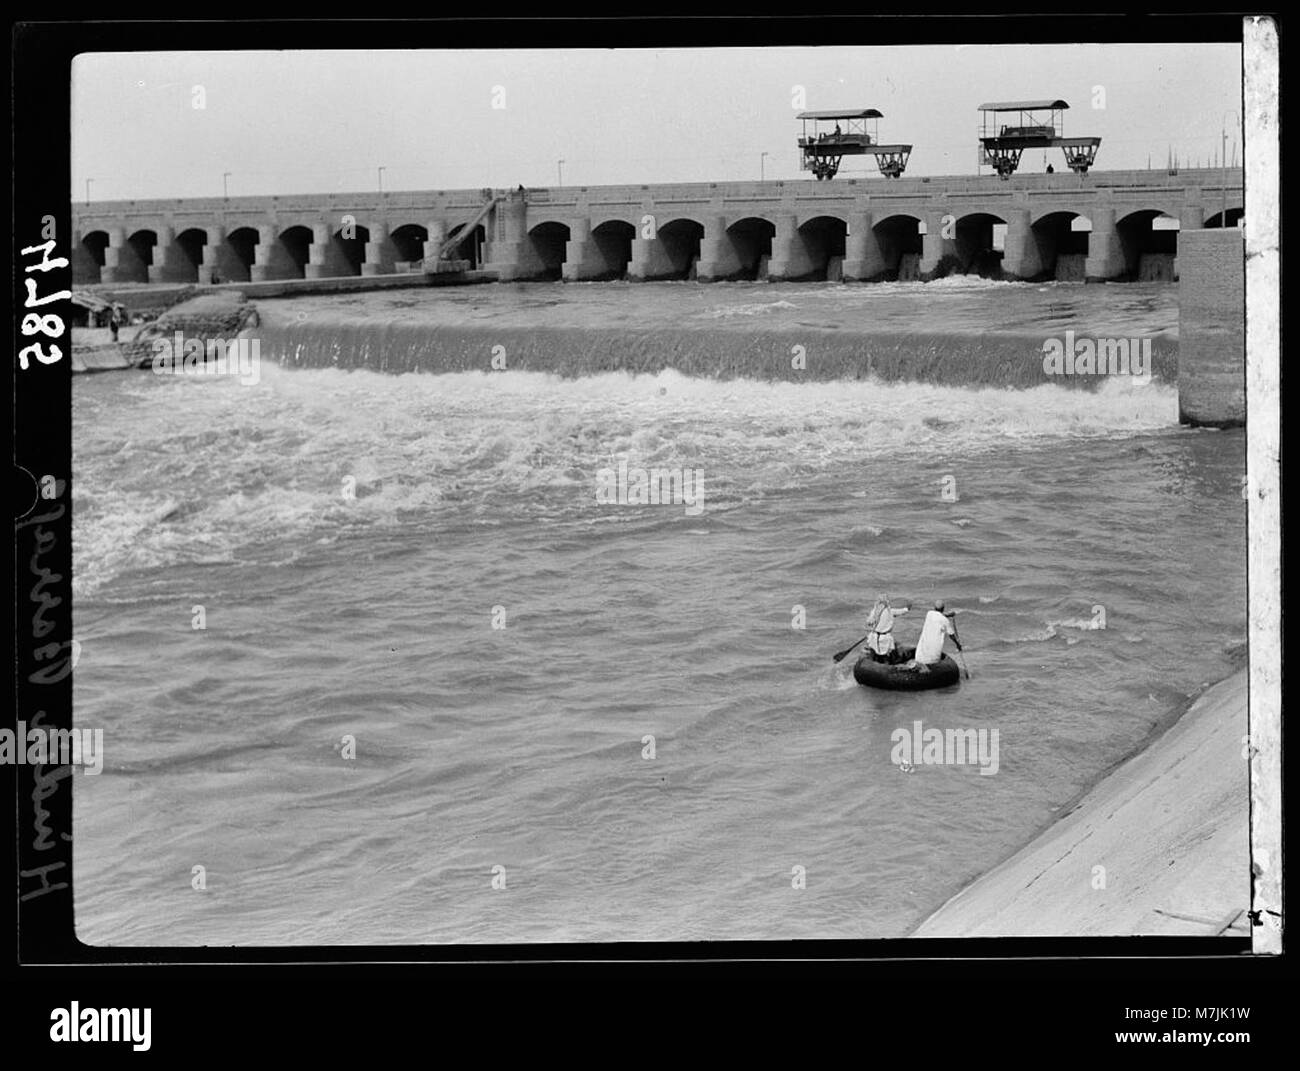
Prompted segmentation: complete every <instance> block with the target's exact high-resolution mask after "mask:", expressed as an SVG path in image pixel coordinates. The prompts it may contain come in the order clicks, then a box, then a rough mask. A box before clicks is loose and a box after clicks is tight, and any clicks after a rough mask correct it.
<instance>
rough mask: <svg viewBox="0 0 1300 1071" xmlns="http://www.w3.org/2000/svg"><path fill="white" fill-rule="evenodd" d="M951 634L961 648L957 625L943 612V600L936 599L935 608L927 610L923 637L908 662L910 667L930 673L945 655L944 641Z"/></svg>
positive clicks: (953, 640) (958, 648) (922, 628)
mask: <svg viewBox="0 0 1300 1071" xmlns="http://www.w3.org/2000/svg"><path fill="white" fill-rule="evenodd" d="M949 636H951V637H952V642H953V643H954V644H956V646H957V650H959V651H960V650H961V641H959V640H958V639H957V626H956V625H954V624H953V623H952V619H951V617H950V616H949V615H948V614H945V613H944V612H943V600H942V599H938V600H936V601H935V604H934V609H933V610H929V611H927V613H926V615H925V623H924V624H923V625H922V626H921V637H920V639H918V640H917V641H916V654H915V655H913V656H912V661H911V662H909V663H908V664H907V668H908V669H913V668H915V669H919V670H920V671H921V672H922V673H929V672H930V667H931V666H932V665H934V663H936V662H938V661H939V659H941V658H942V657H943V641H944V640H946V639H947V638H948V637H949Z"/></svg>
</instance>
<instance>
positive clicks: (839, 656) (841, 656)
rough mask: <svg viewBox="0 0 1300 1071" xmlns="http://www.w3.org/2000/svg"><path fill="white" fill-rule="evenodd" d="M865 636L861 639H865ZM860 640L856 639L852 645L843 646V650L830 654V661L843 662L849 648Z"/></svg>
mask: <svg viewBox="0 0 1300 1071" xmlns="http://www.w3.org/2000/svg"><path fill="white" fill-rule="evenodd" d="M870 635H871V633H870V632H868V633H867V636H870ZM867 636H863V637H862V640H865V639H866V638H867ZM862 640H856V641H855V642H854V643H853V644H852V646H850V647H845V648H844V650H842V651H841V652H840V653H839V654H835V655H831V661H832V662H843V661H844V659H845V657H846V656H847V655H848V653H849V652H850V651H851V650H853V648H854V647H856V646H857V645H858V644H859V643H861V642H862Z"/></svg>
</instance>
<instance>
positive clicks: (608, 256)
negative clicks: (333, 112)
mask: <svg viewBox="0 0 1300 1071" xmlns="http://www.w3.org/2000/svg"><path fill="white" fill-rule="evenodd" d="M493 198H497V199H498V200H497V202H496V204H495V206H494V207H493V208H492V210H491V211H490V212H489V213H488V214H487V215H486V216H485V217H483V219H482V221H481V222H479V223H478V224H477V225H476V226H475V227H474V228H473V232H472V233H467V234H466V236H465V239H464V241H463V242H462V244H461V246H460V248H459V249H458V250H457V254H456V257H457V259H463V260H467V261H469V263H470V266H471V267H472V268H475V269H485V270H489V271H492V272H494V273H495V274H496V275H497V277H498V278H499V279H502V280H516V279H556V280H558V279H566V280H571V281H575V282H576V281H582V280H589V279H614V278H629V279H645V280H654V279H685V278H692V277H695V278H699V279H700V280H703V281H708V280H724V279H735V278H743V279H754V278H766V279H772V280H802V279H826V278H837V277H842V278H844V279H845V280H849V281H863V282H872V281H877V280H882V279H893V278H898V277H900V274H901V275H903V276H905V277H906V276H907V275H908V274H909V273H910V272H912V271H915V272H916V273H917V275H918V276H919V277H920V278H922V279H925V278H929V277H931V276H932V275H933V274H935V273H936V272H938V271H941V270H947V269H948V268H950V267H952V266H953V265H955V266H956V270H959V271H963V272H966V271H972V270H981V271H982V270H986V269H991V270H994V271H998V270H1000V272H1001V274H1002V275H1003V276H1004V277H1009V278H1020V279H1043V278H1058V277H1060V278H1077V277H1078V276H1079V275H1080V274H1083V275H1086V277H1087V278H1089V279H1093V280H1098V281H1104V280H1111V279H1135V278H1142V277H1148V278H1163V277H1167V276H1168V275H1170V274H1172V273H1173V271H1174V270H1176V267H1177V265H1178V264H1179V263H1180V261H1181V258H1177V259H1175V258H1176V257H1177V250H1176V236H1177V234H1178V231H1177V230H1157V229H1155V228H1153V226H1152V223H1153V221H1154V220H1156V219H1165V220H1169V221H1171V222H1172V221H1176V223H1177V227H1178V228H1179V229H1180V230H1182V231H1193V230H1200V229H1202V228H1204V227H1207V226H1209V227H1220V226H1221V225H1222V222H1223V219H1222V217H1223V216H1224V214H1225V213H1224V209H1225V208H1226V217H1227V223H1228V224H1229V229H1231V227H1232V224H1234V223H1235V222H1236V220H1237V219H1238V218H1239V217H1240V215H1241V213H1242V206H1243V197H1242V177H1241V172H1240V170H1237V171H1232V170H1229V171H1228V172H1227V173H1226V179H1225V172H1224V171H1223V170H1221V169H1219V168H1199V169H1182V170H1179V171H1176V172H1168V171H1163V170H1160V171H1109V172H1107V171H1094V172H1090V173H1089V174H1087V175H1076V174H1073V173H1069V174H1052V175H1047V174H1018V175H1013V176H1011V178H1010V179H1008V180H1005V181H1003V180H1001V179H999V178H997V177H996V176H991V175H949V176H932V177H912V178H909V177H903V178H900V179H894V180H884V179H879V178H853V179H837V180H835V181H832V182H814V181H812V180H799V181H790V182H786V181H775V182H700V183H679V184H660V185H645V186H580V187H557V188H549V189H536V188H535V189H527V190H524V189H516V190H490V189H488V190H434V191H425V192H398V193H385V194H378V193H359V194H315V195H297V196H285V197H243V198H230V199H224V198H202V199H190V200H161V201H111V202H101V203H90V204H79V205H74V206H73V224H74V230H75V243H74V248H73V250H72V259H73V277H74V281H75V283H76V285H78V286H85V285H92V284H95V283H144V282H166V283H185V282H191V283H207V282H213V281H215V282H218V283H238V282H247V281H250V280H251V281H254V282H258V281H274V280H284V279H321V278H335V277H341V276H383V275H391V274H395V273H401V272H402V271H403V270H408V269H409V266H410V265H413V264H418V263H419V262H420V261H422V260H423V259H424V258H425V257H428V256H431V255H435V254H436V252H437V250H438V247H439V245H440V244H441V243H442V241H443V240H444V238H445V236H446V235H447V234H450V233H451V232H452V230H453V229H454V228H456V227H460V226H462V225H464V224H467V223H470V222H472V221H474V220H475V219H477V218H478V217H479V216H480V214H481V212H482V209H483V207H484V205H485V204H486V203H487V202H488V201H489V200H491V199H493ZM1076 220H1079V221H1081V222H1080V229H1077V230H1076V229H1074V223H1075V221H1076ZM1085 221H1086V225H1085ZM997 226H1005V228H1006V231H1005V240H1004V242H1003V248H1002V249H1000V250H999V249H996V248H994V238H993V234H994V228H995V227H997ZM1080 262H1082V263H1083V265H1084V267H1083V271H1082V272H1080V270H1079V263H1080ZM941 266H942V268H941Z"/></svg>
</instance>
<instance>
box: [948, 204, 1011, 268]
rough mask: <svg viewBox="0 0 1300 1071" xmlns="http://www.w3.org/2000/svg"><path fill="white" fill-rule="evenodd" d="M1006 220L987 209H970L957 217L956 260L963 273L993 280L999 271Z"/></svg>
mask: <svg viewBox="0 0 1300 1071" xmlns="http://www.w3.org/2000/svg"><path fill="white" fill-rule="evenodd" d="M1006 226H1007V221H1006V220H1005V219H1003V218H1002V217H1001V216H995V215H992V214H991V213H989V212H972V213H971V214H970V215H968V216H962V217H961V218H960V219H958V220H957V225H956V228H955V240H956V246H957V259H958V261H959V262H960V266H961V267H960V270H961V272H962V274H964V275H971V274H975V275H979V276H981V277H983V278H986V279H987V278H992V279H996V278H998V277H999V276H1000V275H1001V274H1002V257H1003V254H1004V252H1005V239H1006Z"/></svg>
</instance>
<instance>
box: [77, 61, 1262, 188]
mask: <svg viewBox="0 0 1300 1071" xmlns="http://www.w3.org/2000/svg"><path fill="white" fill-rule="evenodd" d="M800 87H802V89H803V101H802V103H803V106H804V107H806V108H808V109H828V108H855V107H873V108H877V109H879V110H880V111H881V112H883V113H884V116H885V117H884V119H882V120H881V121H880V137H881V140H882V141H884V142H910V143H912V145H913V146H914V149H913V153H912V159H911V163H910V164H909V166H908V172H907V173H908V174H909V175H942V174H972V173H974V172H975V164H976V140H975V139H976V136H977V133H978V125H979V114H978V112H977V110H976V106H977V105H978V104H980V103H983V102H984V101H988V100H1022V99H1036V98H1050V97H1062V98H1064V99H1065V100H1066V101H1068V102H1069V103H1070V105H1071V107H1070V110H1069V111H1068V112H1066V113H1065V133H1066V135H1093V134H1095V135H1100V136H1101V137H1102V138H1103V142H1102V146H1101V150H1100V152H1099V154H1098V158H1097V167H1098V168H1099V169H1108V170H1109V169H1118V168H1128V167H1146V166H1147V162H1148V157H1149V158H1150V160H1151V163H1152V164H1153V165H1155V166H1162V165H1163V164H1164V163H1165V160H1166V157H1167V154H1168V153H1169V151H1170V150H1171V149H1172V150H1173V151H1174V152H1176V153H1177V154H1178V155H1179V156H1180V158H1181V161H1182V162H1183V163H1184V164H1190V165H1195V164H1196V163H1197V162H1198V161H1199V162H1203V163H1206V164H1210V163H1215V162H1217V159H1218V158H1217V156H1216V154H1217V153H1218V151H1219V145H1220V136H1221V130H1222V128H1223V126H1224V125H1225V123H1226V124H1227V127H1228V129H1229V149H1228V153H1227V155H1228V159H1229V162H1231V161H1232V158H1233V149H1232V147H1231V146H1232V144H1233V143H1234V142H1235V143H1236V145H1237V149H1236V158H1237V160H1238V161H1240V158H1241V149H1240V136H1239V135H1234V133H1233V131H1234V128H1236V127H1238V126H1239V122H1240V120H1239V116H1238V113H1239V112H1240V111H1241V103H1240V102H1241V48H1240V46H1237V45H1222V44H1213V45H1185V44H1180V45H1005V46H992V45H975V46H960V47H952V46H946V45H944V46H933V47H915V46H898V47H882V48H856V47H855V48H747V49H680V50H628V49H619V50H573V51H557V50H544V51H543V50H538V51H483V52H468V51H457V52H429V51H422V52H414V51H412V52H318V51H303V52H252V51H250V52H168V53H102V54H85V55H82V56H79V57H78V58H77V59H76V61H75V62H74V65H73V93H72V99H73V115H72V121H73V122H72V133H73V137H72V195H73V197H74V198H75V199H77V200H81V199H84V198H85V196H86V180H87V179H91V180H92V185H91V189H90V195H91V198H92V199H93V200H118V199H127V198H149V197H204V196H208V197H210V196H220V195H221V192H222V174H223V172H230V177H229V180H228V182H229V190H230V194H231V195H232V196H235V195H240V194H285V193H324V192H330V191H343V190H347V191H359V190H373V189H375V188H376V185H377V183H378V181H379V179H378V172H377V169H378V168H379V167H380V166H383V167H384V168H385V170H384V175H383V185H384V189H386V190H398V189H407V190H415V189H439V188H443V189H449V188H478V187H483V186H498V187H501V186H515V185H518V184H519V183H523V184H524V185H526V186H550V185H554V184H555V183H556V181H557V161H558V160H561V159H562V160H564V164H563V178H564V183H565V185H595V184H599V183H642V182H646V183H649V182H694V181H723V180H735V179H756V178H758V177H759V168H760V154H761V153H764V152H766V153H767V154H768V157H767V159H766V161H764V164H763V166H764V169H765V174H766V176H767V177H768V178H789V179H794V178H808V177H809V175H808V174H807V173H804V172H800V171H799V169H798V151H797V149H796V146H795V138H796V137H797V136H798V133H799V125H800V124H799V123H797V122H796V121H795V120H794V115H795V113H796V112H797V111H798V110H800V109H799V107H798V105H799V104H800V103H801V101H800V99H799V97H798V93H799V89H800ZM1098 88H1099V89H1100V90H1101V92H1098ZM1094 101H1096V103H1098V104H1104V107H1094V106H1093V104H1094ZM196 105H202V106H201V107H199V106H196ZM494 105H504V106H497V107H494ZM1060 156H1061V154H1060V151H1059V150H1053V151H1052V154H1051V156H1049V157H1048V159H1049V160H1050V161H1051V162H1052V163H1053V164H1054V166H1055V167H1056V168H1057V169H1058V170H1060V169H1062V166H1063V165H1062V160H1061V158H1060ZM1022 167H1024V168H1026V169H1028V170H1034V171H1040V170H1042V167H1043V154H1042V153H1041V152H1027V153H1026V154H1025V158H1024V163H1023V164H1022ZM986 171H987V169H986ZM854 172H861V173H864V174H866V173H869V174H872V175H876V174H877V173H876V171H875V168H874V165H872V164H871V163H870V162H869V161H868V160H867V159H865V158H859V159H848V160H846V161H845V165H844V168H843V169H842V170H841V175H844V176H847V175H850V174H852V173H854Z"/></svg>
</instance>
